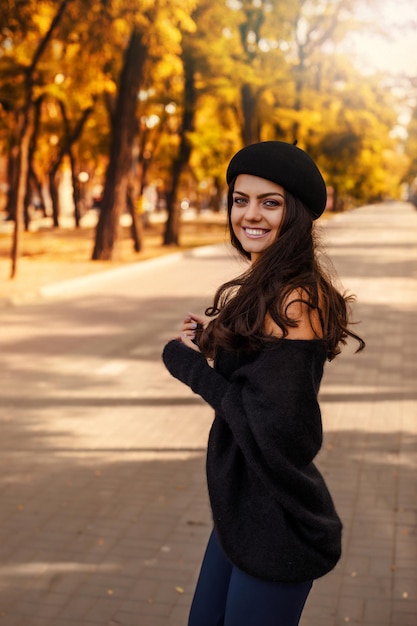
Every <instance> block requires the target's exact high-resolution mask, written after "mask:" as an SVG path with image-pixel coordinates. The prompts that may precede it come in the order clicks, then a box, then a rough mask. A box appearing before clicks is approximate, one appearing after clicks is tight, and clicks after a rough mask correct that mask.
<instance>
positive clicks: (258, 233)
mask: <svg viewBox="0 0 417 626" xmlns="http://www.w3.org/2000/svg"><path fill="white" fill-rule="evenodd" d="M243 230H244V231H245V233H246V234H247V235H248V237H263V236H264V235H266V234H268V233H269V230H267V229H265V228H243Z"/></svg>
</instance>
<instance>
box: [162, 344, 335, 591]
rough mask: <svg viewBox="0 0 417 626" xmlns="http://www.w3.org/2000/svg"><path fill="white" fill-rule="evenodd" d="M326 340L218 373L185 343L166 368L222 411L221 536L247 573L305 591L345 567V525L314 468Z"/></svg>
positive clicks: (276, 350) (212, 459) (217, 486)
mask: <svg viewBox="0 0 417 626" xmlns="http://www.w3.org/2000/svg"><path fill="white" fill-rule="evenodd" d="M325 359H326V351H325V347H324V345H323V342H321V341H320V340H317V341H316V340H312V341H307V340H287V339H283V340H281V341H279V342H278V343H277V344H276V346H274V347H273V348H265V349H264V350H262V351H260V352H259V353H257V354H256V355H254V356H251V357H250V358H249V357H246V358H244V357H241V356H240V357H238V356H236V355H233V354H231V353H225V352H222V353H221V354H220V355H219V357H218V359H217V361H216V365H215V368H212V367H210V365H209V364H208V363H207V361H206V359H205V357H204V356H203V355H202V354H200V353H199V352H196V351H195V350H192V349H191V348H188V347H187V346H185V345H184V344H182V343H181V342H180V341H177V340H173V341H170V342H169V343H168V344H167V345H166V346H165V348H164V352H163V360H164V363H165V365H166V367H167V369H168V370H169V371H170V373H171V374H172V375H173V376H175V378H178V379H179V380H180V381H182V382H183V383H185V384H186V385H188V386H189V387H191V389H192V390H193V391H194V392H195V393H197V394H199V395H200V396H201V397H202V398H203V399H204V400H205V401H206V402H208V403H209V404H210V405H211V406H212V407H213V408H214V410H215V419H214V422H213V425H212V428H211V431H210V437H209V444H208V452H207V479H208V489H209V496H210V503H211V508H212V513H213V520H214V526H215V529H216V533H217V536H218V538H219V541H220V543H221V545H222V546H223V549H224V551H225V553H226V554H227V555H228V557H229V558H230V560H231V561H232V563H234V564H235V565H236V566H237V567H238V568H240V569H241V570H243V571H244V572H246V573H248V574H250V575H252V576H255V577H258V578H262V579H265V580H271V581H278V582H301V581H307V580H312V579H315V578H318V577H320V576H323V575H324V574H326V573H327V572H328V571H330V570H331V569H332V568H333V567H334V566H335V565H336V563H337V561H338V560H339V558H340V552H341V532H342V525H341V522H340V519H339V517H338V515H337V513H336V511H335V508H334V505H333V501H332V498H331V496H330V494H329V491H328V489H327V487H326V484H325V482H324V480H323V477H322V475H321V474H320V472H319V471H318V469H317V468H316V466H315V465H314V463H313V460H314V457H315V456H316V454H317V453H318V451H319V449H320V447H321V444H322V425H321V415H320V408H319V405H318V402H317V394H318V390H319V386H320V381H321V378H322V374H323V366H324V362H325Z"/></svg>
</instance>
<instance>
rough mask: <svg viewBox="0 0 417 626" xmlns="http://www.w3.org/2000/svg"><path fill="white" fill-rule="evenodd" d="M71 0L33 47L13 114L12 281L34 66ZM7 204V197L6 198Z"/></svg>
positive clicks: (63, 4) (64, 3) (65, 0)
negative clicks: (20, 102)
mask: <svg viewBox="0 0 417 626" xmlns="http://www.w3.org/2000/svg"><path fill="white" fill-rule="evenodd" d="M69 2H70V0H62V2H61V4H60V5H59V7H58V10H57V12H56V13H55V16H54V18H53V20H52V22H51V24H50V26H49V29H48V30H47V32H46V34H45V36H44V37H43V39H42V40H41V41H40V42H39V45H38V47H37V48H36V50H35V52H34V54H33V57H32V62H31V64H30V65H29V66H28V67H27V68H26V70H25V73H24V79H25V99H24V104H23V105H22V107H21V109H20V110H18V111H17V114H16V122H17V123H16V133H15V137H16V141H15V144H14V146H13V149H12V156H13V158H15V159H16V161H15V166H16V171H14V177H13V181H12V184H14V185H15V189H14V190H13V191H12V193H11V197H12V198H13V199H15V206H13V205H12V206H10V204H9V203H8V209H9V210H11V211H13V213H14V219H15V229H14V233H13V243H12V252H11V275H10V276H11V278H14V277H15V276H16V272H17V259H18V256H19V234H20V220H21V216H22V215H23V210H24V201H25V195H26V190H27V178H28V171H29V165H28V157H29V145H30V142H31V133H32V132H33V128H32V126H33V121H32V119H31V117H32V97H33V77H34V75H35V71H36V67H37V65H38V63H39V61H40V58H41V56H42V54H43V53H44V51H45V49H46V46H47V45H48V43H49V41H50V40H51V38H52V35H53V33H54V31H55V29H56V27H57V26H58V24H59V22H60V21H61V19H62V17H63V15H64V13H65V10H66V8H67V5H68V3H69ZM9 202H10V196H9Z"/></svg>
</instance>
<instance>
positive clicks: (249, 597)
mask: <svg viewBox="0 0 417 626" xmlns="http://www.w3.org/2000/svg"><path fill="white" fill-rule="evenodd" d="M226 178H227V182H228V184H229V194H228V225H229V231H230V236H231V241H232V244H233V245H234V246H235V247H236V248H237V250H238V251H239V252H240V254H241V255H242V256H243V257H244V258H245V259H248V260H250V263H251V264H250V267H249V269H248V270H247V272H245V273H244V274H243V275H241V276H238V277H237V278H236V279H234V280H231V281H229V282H228V283H226V284H224V285H221V286H220V287H219V289H218V290H217V292H216V294H215V296H214V301H213V305H212V306H211V307H209V308H208V309H206V317H204V316H201V315H197V314H193V313H189V314H188V315H187V316H186V317H185V319H184V322H183V327H182V334H181V337H180V338H179V340H172V341H170V342H169V343H168V344H167V345H166V346H165V348H164V352H163V359H164V363H165V365H166V367H167V369H168V370H169V371H170V373H171V374H172V375H173V376H175V377H176V378H177V379H178V380H180V381H181V382H183V383H185V384H186V385H188V386H189V387H190V388H191V389H192V390H193V391H194V392H195V393H197V394H199V395H200V396H201V397H202V398H203V399H204V400H205V401H206V402H207V403H208V404H210V405H211V406H212V407H213V409H214V411H215V418H214V422H213V425H212V428H211V432H210V437H209V445H208V451H207V480H208V489H209V495H210V504H211V508H212V513H213V523H214V529H213V532H212V534H211V536H210V539H209V542H208V547H207V551H206V555H205V558H204V561H203V565H202V568H201V573H200V577H199V580H198V583H197V588H196V592H195V596H194V600H193V604H192V607H191V611H190V618H189V626H216V625H218V624H224V626H258V625H259V624H262V626H297V624H298V623H299V619H300V616H301V613H302V610H303V607H304V603H305V601H306V598H307V596H308V594H309V591H310V589H311V586H312V583H313V580H314V579H316V578H318V577H320V576H323V575H324V574H326V573H327V572H329V571H330V570H331V569H332V568H333V567H334V566H335V565H336V563H337V561H338V560H339V557H340V551H341V529H342V525H341V522H340V519H339V517H338V515H337V512H336V510H335V507H334V505H333V501H332V498H331V495H330V493H329V491H328V489H327V486H326V483H325V481H324V479H323V477H322V476H321V474H320V472H319V471H318V469H317V467H316V466H315V464H314V459H315V456H316V454H317V453H318V451H319V450H320V446H321V443H322V425H321V416H320V408H319V404H318V400H317V396H318V391H319V387H320V381H321V378H322V375H323V366H324V362H325V360H326V358H327V359H329V360H331V359H333V358H334V357H335V356H336V355H337V354H338V353H339V352H340V346H341V344H344V343H345V341H346V339H347V337H348V336H350V337H353V338H355V339H356V340H357V341H358V342H359V348H358V349H359V350H360V349H362V348H363V347H364V343H363V341H362V340H361V339H360V337H358V336H357V335H355V334H354V333H353V332H352V331H351V330H350V329H349V314H348V306H347V305H348V302H349V297H346V296H344V295H342V294H341V293H339V291H338V290H337V289H336V288H335V287H334V285H333V283H332V281H331V280H330V278H329V277H328V276H327V275H326V274H325V273H324V272H323V270H322V268H321V267H320V264H319V262H318V258H317V255H316V248H315V240H314V236H313V221H314V220H315V219H316V218H317V217H319V216H320V215H321V214H322V212H323V211H324V209H325V206H326V186H325V183H324V180H323V177H322V175H321V173H320V171H319V170H318V168H317V166H316V164H315V163H314V162H313V161H312V159H311V158H310V157H309V156H308V155H307V154H306V153H305V152H304V151H303V150H300V149H299V148H297V147H296V146H295V145H291V144H287V143H284V142H280V141H268V142H262V143H258V144H253V145H250V146H246V147H245V148H243V149H242V150H240V151H239V152H238V153H237V154H236V155H235V156H234V157H233V159H232V160H231V162H230V164H229V168H228V170H227V176H226ZM208 360H211V361H213V363H212V364H213V366H214V367H212V366H211V365H210V364H209V363H208Z"/></svg>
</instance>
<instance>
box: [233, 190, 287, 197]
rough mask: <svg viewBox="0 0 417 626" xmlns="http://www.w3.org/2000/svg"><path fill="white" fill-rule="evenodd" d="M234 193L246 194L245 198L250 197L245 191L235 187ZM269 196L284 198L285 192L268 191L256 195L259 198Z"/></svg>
mask: <svg viewBox="0 0 417 626" xmlns="http://www.w3.org/2000/svg"><path fill="white" fill-rule="evenodd" d="M234 193H238V194H239V195H240V196H245V198H249V194H247V193H245V192H244V191H239V190H238V189H235V190H234ZM269 196H279V197H280V198H284V194H282V193H280V192H279V191H270V192H268V193H260V194H259V195H258V196H256V197H257V198H258V199H259V200H261V199H262V198H267V197H269Z"/></svg>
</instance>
